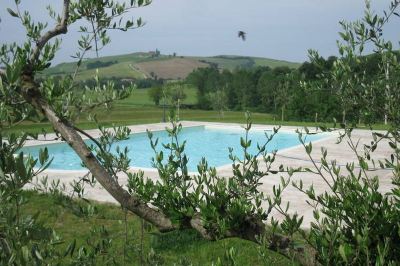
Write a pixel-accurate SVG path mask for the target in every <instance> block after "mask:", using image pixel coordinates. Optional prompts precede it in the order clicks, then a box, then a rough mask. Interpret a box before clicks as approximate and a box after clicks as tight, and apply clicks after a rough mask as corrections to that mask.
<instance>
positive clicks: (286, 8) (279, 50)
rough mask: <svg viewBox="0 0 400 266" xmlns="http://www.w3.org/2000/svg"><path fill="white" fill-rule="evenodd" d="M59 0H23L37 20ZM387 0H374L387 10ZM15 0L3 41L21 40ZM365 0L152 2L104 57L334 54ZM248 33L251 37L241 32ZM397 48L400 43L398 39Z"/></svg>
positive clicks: (1, 31) (0, 7)
mask: <svg viewBox="0 0 400 266" xmlns="http://www.w3.org/2000/svg"><path fill="white" fill-rule="evenodd" d="M61 2H62V1H61V0H22V9H23V10H29V11H30V12H31V14H32V16H33V17H34V18H35V20H41V21H43V20H48V16H47V11H46V9H45V7H46V5H48V4H49V3H52V4H53V6H55V8H60V6H61V5H60V3H61ZM389 3H390V1H389V0H373V1H372V4H373V7H374V9H375V10H376V11H379V13H381V12H382V10H384V9H385V8H387V7H388V6H389ZM7 7H14V0H0V18H1V19H2V22H1V24H0V43H1V44H3V43H9V42H12V41H17V42H20V41H21V40H23V37H24V30H23V28H22V27H21V26H20V25H19V21H18V20H17V19H16V18H12V17H11V16H9V15H8V13H7V12H6V8H7ZM363 7H364V0H247V1H239V0H154V1H153V3H152V4H151V5H150V6H148V7H144V8H140V9H136V10H134V12H133V13H132V14H131V15H132V16H134V17H139V16H140V17H142V18H143V20H144V21H146V23H147V24H146V26H145V27H143V28H141V29H138V30H133V31H130V32H127V33H126V32H115V33H112V35H111V36H112V43H111V44H110V45H109V46H108V47H106V48H105V49H104V50H102V51H101V55H115V54H123V53H132V52H138V51H149V50H155V49H156V48H157V49H159V50H160V51H161V53H163V54H172V53H173V52H176V53H177V54H178V55H199V56H204V55H207V56H211V55H221V54H230V55H248V56H260V57H268V58H275V59H284V60H289V61H297V62H302V61H305V60H307V50H308V49H309V48H313V49H316V50H318V51H319V52H320V53H321V54H322V55H323V56H329V55H332V54H337V52H336V50H337V49H336V39H337V38H338V31H340V26H339V23H338V22H339V21H340V20H347V21H352V20H355V19H357V18H360V17H361V16H362V14H363ZM398 29H400V19H394V20H393V21H392V23H391V24H390V25H389V26H388V27H387V29H386V31H385V32H386V36H387V38H388V39H392V40H399V39H400V38H399V37H400V35H399V32H400V31H399V30H398ZM239 30H243V31H245V32H247V41H245V42H243V41H241V40H240V39H239V38H237V32H238V31H239ZM78 36H79V35H78V33H77V27H74V28H72V29H71V30H70V34H69V35H68V37H63V44H62V48H61V50H60V51H59V53H58V55H57V57H56V62H63V61H71V60H72V59H71V57H70V56H71V55H72V54H74V53H75V51H76V47H77V45H76V43H77V39H78ZM395 44H396V47H398V43H395Z"/></svg>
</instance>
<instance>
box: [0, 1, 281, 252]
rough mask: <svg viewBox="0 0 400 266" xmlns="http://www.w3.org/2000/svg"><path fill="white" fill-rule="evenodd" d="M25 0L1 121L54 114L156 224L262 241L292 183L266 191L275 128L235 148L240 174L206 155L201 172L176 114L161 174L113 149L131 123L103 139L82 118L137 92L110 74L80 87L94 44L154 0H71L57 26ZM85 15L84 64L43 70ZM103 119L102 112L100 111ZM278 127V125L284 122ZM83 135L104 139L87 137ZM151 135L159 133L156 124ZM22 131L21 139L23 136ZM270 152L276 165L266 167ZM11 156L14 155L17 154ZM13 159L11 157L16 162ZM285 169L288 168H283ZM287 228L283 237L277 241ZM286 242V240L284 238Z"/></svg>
mask: <svg viewBox="0 0 400 266" xmlns="http://www.w3.org/2000/svg"><path fill="white" fill-rule="evenodd" d="M20 2H21V1H20V0H16V1H15V7H14V8H9V9H8V11H9V14H10V15H11V16H12V17H15V18H16V19H19V20H20V22H21V24H22V25H23V26H24V27H25V29H26V41H25V42H24V43H23V44H16V43H13V44H4V45H2V47H1V49H0V62H1V64H2V66H3V67H4V68H2V70H1V91H0V98H1V104H0V118H1V119H0V121H1V123H0V126H1V128H2V129H3V128H7V127H12V126H14V125H16V124H18V123H20V122H23V121H25V120H27V119H29V120H36V121H38V120H43V119H45V120H47V121H48V122H49V123H50V124H51V126H52V127H53V129H54V132H55V133H56V134H57V136H58V137H59V138H61V139H62V140H64V141H65V142H66V143H68V145H70V146H71V147H72V149H73V150H74V151H75V153H76V154H77V155H78V156H79V157H80V159H81V161H82V163H83V164H84V165H85V167H86V168H87V169H89V170H90V173H91V175H93V177H94V178H95V179H96V180H97V181H98V182H99V183H100V184H101V185H102V186H103V187H104V188H105V189H106V190H107V191H108V193H110V195H111V196H112V197H114V199H115V200H116V201H117V202H119V203H120V204H121V206H122V207H123V208H124V209H126V210H128V211H131V212H132V213H134V214H136V215H137V216H139V217H140V218H142V219H144V220H146V221H147V222H149V223H151V224H152V225H154V226H155V227H156V228H157V229H158V230H160V231H161V232H166V231H171V230H178V229H183V228H193V229H195V230H197V231H198V232H199V233H200V234H201V235H202V236H203V237H204V238H206V239H210V240H216V239H220V238H226V237H233V236H236V237H240V238H244V239H249V240H252V241H257V236H259V235H261V234H263V233H264V232H265V230H266V229H267V228H266V225H265V221H266V220H267V218H268V216H269V213H270V212H271V210H272V207H273V206H274V205H275V204H276V200H277V199H278V200H279V197H280V193H281V191H282V189H283V187H285V186H287V185H288V182H287V181H286V180H282V184H281V185H277V186H276V188H274V191H275V197H273V198H272V197H266V196H265V195H264V194H263V193H262V192H260V191H259V189H258V187H259V185H260V182H259V181H260V179H261V177H263V176H265V175H268V174H270V173H272V172H276V171H277V170H278V169H273V168H272V163H273V162H274V158H275V155H274V153H272V154H270V153H268V151H267V150H266V145H267V144H268V142H269V141H271V139H272V137H273V135H271V136H267V137H266V141H265V143H261V144H257V145H258V149H259V152H258V153H257V154H250V153H249V152H248V150H249V147H250V146H251V145H255V144H254V143H253V144H252V143H251V140H250V139H248V131H249V130H250V127H251V122H250V121H248V124H247V126H246V128H245V129H246V132H247V134H246V138H242V140H241V145H242V147H243V150H244V153H243V156H236V155H235V154H233V152H232V153H231V154H230V158H231V160H232V170H233V174H232V176H231V177H230V178H225V177H219V176H217V173H216V170H215V169H214V168H211V167H209V166H208V164H207V162H206V161H205V160H203V161H202V162H201V163H200V164H199V166H198V172H199V174H198V175H196V176H194V177H193V176H191V175H189V173H188V169H187V162H188V158H187V156H186V155H185V154H184V146H185V145H184V143H180V142H179V139H178V137H177V134H178V133H179V131H180V129H181V127H180V125H178V124H173V127H172V129H169V134H170V136H171V142H170V143H168V144H163V145H164V147H165V148H166V149H168V150H169V151H170V154H169V155H168V158H167V160H166V161H165V160H163V158H164V154H163V153H162V152H158V150H157V149H158V148H157V147H158V146H157V145H158V141H157V140H154V139H153V140H152V147H153V149H154V150H155V152H156V153H155V159H154V165H155V166H156V167H157V169H158V172H159V176H160V181H157V182H156V183H153V182H151V180H148V179H146V178H145V177H144V174H143V173H139V174H132V173H131V172H130V171H129V163H130V159H129V158H128V156H127V152H128V151H127V149H117V154H112V153H110V147H111V145H112V144H113V143H114V142H116V141H119V140H123V139H126V138H127V136H128V135H129V133H130V131H129V129H128V128H126V127H118V128H113V129H106V128H104V127H101V126H99V130H100V132H101V136H100V138H99V139H94V138H93V137H91V136H90V135H89V134H87V133H86V132H85V131H83V130H81V129H79V128H78V127H77V126H76V124H75V121H76V119H77V118H79V117H80V116H81V115H82V114H86V113H88V112H89V113H90V111H92V110H93V109H95V108H96V107H99V106H105V107H110V106H111V104H112V102H113V101H114V100H116V99H121V98H124V97H127V96H128V95H129V92H130V88H124V89H121V90H116V89H115V88H114V84H113V83H107V84H105V85H102V84H100V82H99V78H98V77H95V79H96V85H95V86H94V87H91V88H89V87H86V88H85V89H80V90H79V93H78V92H77V91H78V90H77V89H76V88H75V87H76V83H75V78H76V75H77V73H78V71H79V67H80V65H81V64H82V60H83V59H84V57H85V54H86V53H87V52H88V51H91V50H94V51H96V52H97V51H98V50H99V49H101V48H102V47H103V46H104V45H107V44H109V42H110V38H109V35H108V32H109V31H110V30H122V31H126V30H130V29H134V28H138V27H141V26H142V25H143V22H142V20H141V19H140V18H139V19H137V20H126V19H125V16H124V15H125V14H126V13H127V12H128V11H130V10H131V9H135V8H138V7H141V6H144V5H148V4H150V2H149V1H144V0H137V1H135V0H131V1H102V0H98V1H78V0H77V1H72V0H63V1H62V3H63V5H62V10H61V12H60V13H59V14H57V13H56V11H54V10H53V9H52V8H51V7H50V8H49V9H48V10H49V15H50V16H51V17H52V18H53V19H54V20H55V25H54V26H53V27H48V25H47V24H45V23H41V22H35V20H34V19H33V18H32V16H31V15H30V14H29V12H28V11H24V12H22V11H21V7H20ZM76 23H78V25H80V31H81V32H82V36H81V38H80V39H79V41H78V48H79V51H78V52H77V53H76V58H77V67H76V70H75V72H74V73H73V74H72V75H67V76H65V77H63V78H62V79H61V80H60V81H58V82H55V81H54V80H53V79H52V78H51V77H44V78H43V77H42V79H41V80H40V79H39V78H38V75H39V74H40V73H42V72H43V71H44V70H45V69H47V68H49V66H50V64H51V62H52V60H53V58H54V56H55V54H56V52H57V51H58V49H59V48H60V46H61V41H60V37H61V36H62V35H63V34H67V33H68V29H69V28H70V27H71V25H72V24H76ZM93 120H94V121H97V120H96V119H95V117H93ZM274 134H276V131H275V132H274ZM82 135H84V136H86V137H88V138H89V139H91V140H92V142H93V143H94V144H93V145H88V144H86V143H85V142H84V141H83V139H82ZM149 135H150V137H151V133H149ZM23 142H24V139H22V140H21V143H20V144H19V145H20V146H22V145H23ZM2 145H4V146H6V147H8V145H9V144H8V141H7V140H4V139H2ZM258 158H263V160H262V162H261V163H262V164H264V166H265V169H266V170H261V168H260V165H259V164H260V161H259V160H258ZM8 159H9V158H8ZM9 163H11V161H10V162H9V161H8V160H5V161H4V164H2V165H1V166H2V171H3V172H4V171H6V170H7V169H8V168H7V167H8V166H7V165H8V164H9ZM279 170H282V169H279ZM120 173H123V174H126V175H128V177H129V185H128V189H126V188H125V187H124V186H123V185H121V184H120V183H119V181H118V174H120ZM265 200H268V202H269V205H270V207H269V208H268V209H267V210H264V209H263V208H262V207H261V203H262V202H263V201H265ZM280 241H282V243H283V245H284V244H285V243H286V242H287V239H285V238H284V237H282V238H277V239H275V240H274V242H275V244H274V246H276V245H278V244H277V242H280ZM279 246H282V245H280V244H279Z"/></svg>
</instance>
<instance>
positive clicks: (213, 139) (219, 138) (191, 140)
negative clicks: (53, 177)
mask: <svg viewBox="0 0 400 266" xmlns="http://www.w3.org/2000/svg"><path fill="white" fill-rule="evenodd" d="M269 133H271V132H269ZM244 135H245V131H244V129H236V128H216V127H207V126H196V127H188V128H183V130H182V132H181V133H180V135H179V141H180V142H183V141H184V140H186V141H187V143H186V147H185V153H186V155H187V156H188V158H189V162H188V169H189V171H197V164H198V163H199V162H200V160H201V159H202V158H203V157H205V158H206V159H207V161H208V163H209V165H210V166H215V167H218V166H222V165H226V164H230V163H231V161H230V159H229V157H228V156H229V148H230V147H231V148H233V151H234V154H235V155H237V156H238V157H239V158H241V157H243V150H242V148H241V146H240V137H244ZM324 136H325V137H326V135H325V134H319V135H310V136H307V140H308V141H315V140H318V139H321V138H323V137H324ZM153 138H154V139H155V138H159V145H158V146H159V149H161V148H162V146H161V143H169V142H170V137H168V133H167V132H166V131H156V132H153ZM249 139H251V140H252V146H251V148H250V149H249V150H250V152H251V153H256V152H257V143H259V144H260V145H262V144H264V143H265V141H266V137H265V131H263V130H251V131H250V134H249ZM86 143H89V141H86ZM299 144H300V142H299V140H298V136H297V134H296V133H290V132H279V133H278V134H277V135H276V136H275V137H274V139H273V140H272V141H271V142H270V143H269V144H268V146H267V150H268V152H270V151H273V150H281V149H286V148H289V147H293V146H296V145H299ZM116 146H119V147H121V148H124V147H128V149H129V153H128V155H129V158H130V159H131V166H134V167H142V168H153V165H152V160H151V159H152V158H153V157H154V152H153V150H152V149H151V146H150V140H149V138H148V136H147V133H135V134H132V135H130V137H129V139H127V140H124V141H121V142H118V143H117V144H116V145H115V147H113V148H112V151H115V148H116ZM44 147H47V148H48V151H49V155H50V157H54V159H53V162H52V164H51V165H50V167H49V169H58V170H83V169H85V168H83V167H82V165H81V160H80V158H79V157H78V156H77V155H76V154H75V153H74V151H73V150H72V149H71V147H69V146H68V145H67V144H66V143H57V144H49V145H38V146H30V147H24V148H23V149H22V151H23V152H24V153H28V154H31V155H32V156H33V157H35V158H37V157H38V154H39V150H40V149H41V148H44ZM164 157H166V156H164Z"/></svg>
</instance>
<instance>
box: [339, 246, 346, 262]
mask: <svg viewBox="0 0 400 266" xmlns="http://www.w3.org/2000/svg"><path fill="white" fill-rule="evenodd" d="M339 254H340V256H341V257H342V259H343V260H344V261H345V262H346V263H347V256H346V251H345V248H344V246H343V245H340V247H339Z"/></svg>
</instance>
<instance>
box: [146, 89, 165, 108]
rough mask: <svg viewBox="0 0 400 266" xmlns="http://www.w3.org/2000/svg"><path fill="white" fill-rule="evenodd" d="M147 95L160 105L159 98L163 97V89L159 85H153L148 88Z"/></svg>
mask: <svg viewBox="0 0 400 266" xmlns="http://www.w3.org/2000/svg"><path fill="white" fill-rule="evenodd" d="M148 95H149V97H150V98H151V99H152V101H153V102H154V104H155V105H157V106H158V105H160V100H161V99H162V97H163V89H162V87H161V86H155V87H152V88H150V89H149V90H148Z"/></svg>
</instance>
